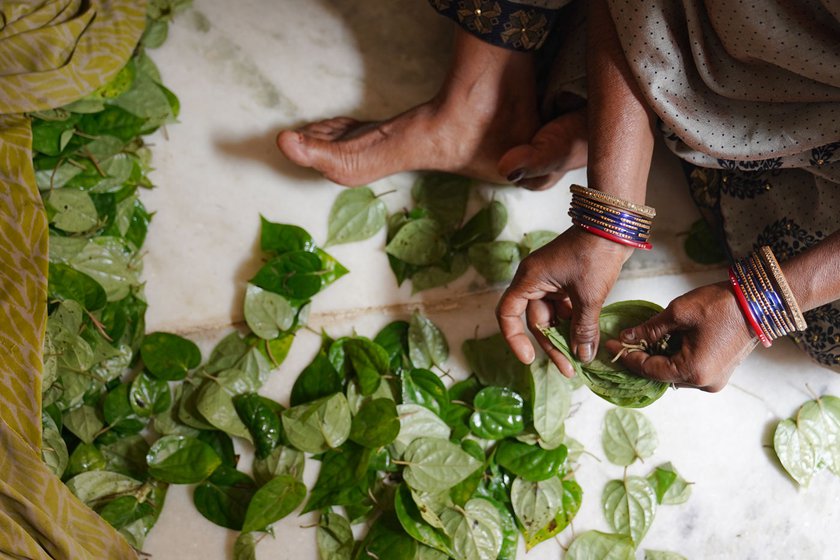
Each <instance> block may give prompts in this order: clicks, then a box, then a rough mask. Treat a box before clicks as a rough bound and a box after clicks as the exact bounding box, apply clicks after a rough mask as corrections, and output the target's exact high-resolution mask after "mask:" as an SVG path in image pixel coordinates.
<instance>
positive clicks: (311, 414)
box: [282, 393, 352, 453]
mask: <svg viewBox="0 0 840 560" xmlns="http://www.w3.org/2000/svg"><path fill="white" fill-rule="evenodd" d="M282 421H283V429H284V431H285V432H286V437H287V438H288V439H289V443H290V444H291V445H292V446H293V447H295V448H297V449H299V450H301V451H306V452H307V453H323V452H324V451H327V450H328V449H330V448H336V447H339V446H340V445H341V444H342V443H344V442H345V441H347V438H348V437H349V436H350V426H351V422H352V418H351V415H350V407H349V406H348V404H347V398H346V397H345V396H344V395H343V394H342V393H337V394H335V395H332V396H329V397H324V398H321V399H319V400H317V401H314V402H311V403H309V404H305V405H299V406H294V407H292V408H290V409H288V410H286V411H284V412H283V416H282Z"/></svg>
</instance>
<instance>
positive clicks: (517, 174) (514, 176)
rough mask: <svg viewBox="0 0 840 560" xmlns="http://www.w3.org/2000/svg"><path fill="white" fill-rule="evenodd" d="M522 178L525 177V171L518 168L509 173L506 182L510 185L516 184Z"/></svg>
mask: <svg viewBox="0 0 840 560" xmlns="http://www.w3.org/2000/svg"><path fill="white" fill-rule="evenodd" d="M523 177H525V169H523V168H521V167H520V168H519V169H514V170H513V171H511V173H510V175H508V176H507V180H508V181H510V182H511V183H516V182H518V181H521V180H522V178H523Z"/></svg>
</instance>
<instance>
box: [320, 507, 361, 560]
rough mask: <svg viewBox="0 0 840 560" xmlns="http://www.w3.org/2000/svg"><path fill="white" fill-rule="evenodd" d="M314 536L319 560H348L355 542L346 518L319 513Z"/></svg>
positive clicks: (334, 514) (330, 513) (335, 514)
mask: <svg viewBox="0 0 840 560" xmlns="http://www.w3.org/2000/svg"><path fill="white" fill-rule="evenodd" d="M315 536H316V539H317V542H318V554H319V556H320V558H321V560H350V558H351V556H352V554H353V545H354V544H355V541H354V539H353V530H352V529H351V528H350V522H349V521H347V518H345V517H344V516H342V515H339V514H338V513H332V512H329V511H326V512H323V513H321V519H320V521H319V522H318V531H317V533H316V535H315Z"/></svg>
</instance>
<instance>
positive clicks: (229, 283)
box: [144, 0, 840, 560]
mask: <svg viewBox="0 0 840 560" xmlns="http://www.w3.org/2000/svg"><path fill="white" fill-rule="evenodd" d="M450 35H451V29H450V26H449V24H448V23H447V22H446V21H444V20H442V19H440V18H439V17H437V16H436V15H435V14H434V13H433V12H432V11H431V10H430V9H429V8H428V7H427V6H426V3H425V2H424V1H423V0H391V1H390V2H368V1H364V0H285V1H283V2H269V1H267V0H242V1H240V2H236V3H235V4H231V3H230V2H223V1H221V0H195V6H194V8H193V9H191V10H189V11H187V12H185V13H183V14H180V15H179V17H178V19H177V20H176V22H175V24H174V25H173V26H172V28H171V30H170V37H169V40H168V41H167V43H166V44H165V46H164V47H163V48H161V49H159V50H158V51H155V52H153V53H152V56H153V58H154V59H155V60H156V61H157V62H158V64H159V66H160V67H161V71H162V73H163V77H164V81H165V83H166V84H167V85H168V86H169V87H170V88H171V89H172V90H173V91H175V92H176V93H177V94H178V95H179V97H180V99H181V103H182V113H181V119H180V120H181V123H179V124H177V125H174V126H171V127H169V129H168V130H167V131H166V133H165V134H163V133H159V134H158V135H157V136H156V137H155V138H154V144H155V145H154V148H153V151H154V162H155V166H156V168H157V170H156V171H155V173H154V175H153V178H154V180H155V182H156V184H158V185H159V187H158V188H157V189H155V190H153V191H150V192H148V193H144V200H145V202H146V204H147V205H148V206H149V208H150V209H152V210H154V211H156V215H155V219H154V221H153V223H152V227H151V229H150V233H149V239H148V244H147V247H148V254H147V255H146V258H145V279H146V281H147V288H146V293H147V296H148V299H149V304H150V308H149V313H148V316H147V318H148V328H149V330H171V331H177V332H183V333H192V334H193V335H194V336H196V337H198V338H199V339H201V340H202V341H203V342H204V347H205V348H207V349H209V347H210V345H211V344H212V342H213V341H214V340H215V339H217V338H218V337H219V336H220V335H221V334H223V333H224V332H225V331H227V330H228V329H230V328H231V325H232V324H233V323H235V322H237V321H239V320H241V317H242V315H241V311H240V309H241V298H242V295H243V291H244V283H245V281H246V280H247V279H248V278H249V277H250V275H251V274H252V273H253V272H254V271H255V269H256V267H257V266H258V264H259V255H258V251H257V238H258V230H259V215H260V214H262V215H264V216H266V217H267V218H268V219H271V220H273V221H280V222H289V223H295V224H297V225H300V226H302V227H304V228H306V229H308V230H309V231H310V232H311V233H312V234H313V235H314V237H315V238H316V240H321V241H323V240H324V239H325V238H326V227H327V213H328V211H329V207H330V205H331V204H332V202H333V200H334V199H335V197H336V195H337V194H338V193H339V192H340V187H338V186H336V185H333V184H331V183H329V182H327V181H325V180H323V179H321V178H320V177H318V176H317V175H315V174H312V173H309V172H306V171H302V170H299V169H296V168H294V167H293V166H291V165H290V164H288V163H287V162H285V161H284V160H283V159H282V157H281V156H280V155H279V153H278V152H277V151H276V148H275V147H274V141H273V139H274V135H275V134H276V131H277V130H278V129H280V128H283V127H288V126H292V125H295V124H296V123H300V122H303V121H307V120H310V119H317V118H323V117H326V116H330V115H334V114H349V115H351V116H355V117H357V118H381V117H385V116H388V115H391V114H393V113H394V112H396V111H399V110H402V109H405V108H407V107H409V106H411V105H412V104H413V103H417V102H419V101H422V100H424V99H426V98H428V97H429V96H430V95H431V94H432V93H434V91H435V89H436V87H437V85H438V83H439V82H440V80H441V78H442V76H443V73H444V71H445V67H446V60H447V53H448V49H449V38H450ZM653 175H654V178H653V179H652V181H651V195H650V198H649V202H650V203H652V204H654V205H655V206H657V208H658V209H659V211H660V215H661V218H660V219H659V220H658V222H657V226H656V231H655V234H654V235H655V238H654V241H655V244H656V245H657V249H656V250H655V251H653V252H652V253H650V254H647V255H641V256H640V257H634V259H632V260H631V261H630V262H629V263H628V265H627V267H626V269H625V273H624V274H623V276H622V279H621V280H620V281H619V283H618V285H617V286H616V288H615V289H614V290H613V293H612V294H611V296H610V301H614V300H622V299H639V298H642V299H649V300H652V301H656V302H658V303H660V304H662V305H665V304H667V303H668V301H670V300H671V299H672V298H674V297H676V296H678V295H680V294H681V293H683V292H685V291H686V290H688V289H690V288H692V287H694V286H698V285H701V284H704V283H708V282H712V281H717V280H719V279H722V278H723V277H724V271H723V270H722V269H711V270H708V269H707V270H703V268H702V267H698V266H695V265H693V264H692V263H691V262H690V261H688V259H687V258H686V257H685V255H684V254H683V252H682V250H681V248H680V246H681V237H679V235H678V234H679V233H680V232H683V231H685V230H687V228H688V225H689V224H690V223H691V222H692V221H693V220H694V219H696V212H695V211H694V210H693V208H692V206H691V203H690V201H689V199H688V195H687V192H686V191H685V188H684V181H683V180H682V179H681V177H680V172H679V167H678V164H677V163H676V162H675V161H674V160H672V159H671V158H669V157H667V154H664V153H661V154H658V157H657V158H656V165H655V169H654V172H653ZM412 180H413V177H412V176H411V174H403V175H399V176H395V177H391V178H388V179H384V180H382V181H380V182H378V183H375V184H373V185H372V188H373V189H374V191H376V192H378V193H382V192H385V191H389V190H392V189H397V192H395V193H393V194H389V195H387V196H386V197H385V198H384V200H386V202H387V204H388V206H389V208H391V209H397V208H400V207H402V206H403V205H404V204H406V202H407V201H408V198H409V196H408V189H407V187H408V186H409V185H410V184H411V182H412ZM583 180H585V176H584V174H583V173H582V172H576V173H573V174H570V176H569V177H567V178H566V179H565V180H564V181H563V182H562V183H561V184H560V185H558V186H557V187H555V188H554V189H552V190H550V191H547V192H543V193H531V192H524V191H521V190H517V189H513V188H509V187H508V188H502V187H492V186H482V187H480V188H477V189H476V192H475V195H474V198H475V200H474V202H475V203H478V202H479V201H480V200H482V199H488V198H489V197H491V196H493V197H495V198H496V199H498V200H501V201H502V202H503V203H504V204H505V205H506V206H507V207H508V209H509V212H510V217H511V219H510V223H509V224H508V227H507V229H506V230H505V232H504V233H503V235H504V236H505V237H506V238H509V239H514V240H518V239H519V238H520V237H521V235H522V234H523V233H525V232H527V231H531V230H534V229H551V230H554V231H562V230H563V229H565V227H567V225H568V223H569V220H568V218H567V217H566V215H565V212H566V208H567V207H568V200H569V194H568V190H567V186H568V184H569V183H571V182H582V181H583ZM383 244H384V232H380V234H379V235H377V236H375V237H374V238H372V239H370V240H367V241H365V242H360V243H354V244H348V245H342V246H337V247H334V248H332V249H331V252H332V253H333V254H334V256H335V257H337V258H338V259H339V260H340V261H341V262H342V263H343V264H345V265H346V266H347V267H348V268H349V269H350V270H351V273H350V274H349V275H347V276H346V277H344V278H343V279H341V280H340V281H339V282H337V283H336V284H335V285H333V286H331V287H330V288H329V289H328V290H327V291H325V292H324V293H323V294H321V295H319V296H318V297H317V299H316V301H315V303H314V306H313V315H312V318H311V321H310V324H311V325H312V326H313V327H315V328H320V327H325V328H327V329H328V330H329V332H330V333H331V334H333V335H342V334H348V333H350V332H351V331H352V330H354V329H355V330H356V331H357V332H359V333H360V334H370V335H372V334H374V333H375V332H376V330H377V329H378V328H379V327H381V326H382V325H384V324H385V323H387V322H388V321H390V320H393V319H395V318H405V317H407V316H408V314H409V313H410V311H411V310H412V309H413V308H415V307H418V306H421V307H423V308H424V309H425V310H426V312H427V313H428V314H429V315H430V316H431V317H432V318H433V319H434V320H435V321H436V322H437V323H438V324H439V325H441V327H442V328H443V330H444V332H445V333H446V335H447V337H448V338H449V341H450V346H451V347H452V348H453V355H452V357H451V358H450V363H449V366H450V367H451V368H452V371H453V372H454V374H455V375H456V376H458V375H465V363H464V360H463V357H462V355H461V354H460V352H459V347H460V344H461V341H463V340H464V339H465V338H467V337H471V336H473V335H474V334H475V333H476V332H478V334H479V335H485V334H490V333H492V332H494V331H495V330H496V328H497V327H496V325H495V321H494V318H493V307H494V305H495V302H496V299H497V298H498V293H497V292H496V291H494V290H493V289H492V288H488V287H486V286H484V285H483V284H482V283H481V282H480V281H479V280H478V279H477V278H476V277H474V276H472V277H467V278H464V279H461V280H460V281H458V282H456V283H455V284H453V285H452V286H450V287H449V288H446V289H438V290H433V291H430V292H428V293H423V294H418V295H416V296H412V295H411V293H410V289H409V288H408V287H407V286H403V287H402V288H397V286H396V284H395V282H394V280H393V275H392V274H391V272H390V270H389V269H388V265H387V260H386V258H385V255H384V253H383V251H382V247H383ZM318 343H319V341H318V337H317V336H315V335H314V334H311V333H308V332H302V333H301V334H300V335H299V336H298V338H297V340H296V341H295V344H294V347H293V349H292V352H291V354H290V356H289V358H288V359H287V360H286V362H285V363H284V364H283V365H282V366H281V367H280V368H279V370H278V371H277V372H276V374H275V375H274V376H273V377H272V379H271V380H270V382H269V383H268V384H267V385H266V386H265V388H264V390H263V392H264V393H265V394H266V395H268V396H270V397H272V398H274V399H277V400H279V401H281V402H284V401H287V399H288V394H289V391H290V388H291V384H292V382H293V381H294V378H295V377H296V375H297V374H298V373H299V372H300V370H301V369H302V368H303V366H304V365H306V364H307V363H308V362H309V360H310V359H311V357H312V355H313V354H314V353H315V351H316V348H317V345H318ZM811 392H815V393H817V394H823V393H832V394H835V395H840V377H838V376H836V375H835V374H833V373H831V372H829V371H827V370H824V369H822V368H819V367H817V366H815V365H813V364H811V363H810V362H808V361H807V360H806V359H805V358H804V357H803V356H801V355H800V354H799V353H798V352H797V351H796V350H795V349H794V348H793V347H792V345H790V344H787V343H785V342H783V343H779V344H776V345H775V346H774V347H773V348H772V349H770V350H766V351H765V350H759V351H756V352H755V353H754V354H753V355H752V356H750V358H749V359H748V360H747V361H746V362H745V363H744V364H743V365H742V366H741V367H740V368H739V370H738V371H737V372H736V374H735V375H734V376H733V378H732V382H731V383H730V385H729V386H728V387H727V388H726V390H724V391H723V392H721V393H719V394H714V395H710V394H705V393H701V392H699V391H691V390H679V391H676V392H669V393H668V394H667V395H666V396H665V397H663V398H662V399H661V400H660V401H658V402H657V403H655V404H654V405H653V406H651V407H650V408H648V409H645V410H644V413H645V414H646V415H648V416H649V417H650V419H651V420H652V421H653V423H654V425H655V426H656V429H657V431H658V433H659V441H660V444H659V448H658V450H657V453H656V455H655V456H654V457H653V458H652V459H651V460H649V461H648V462H647V463H646V464H645V465H642V466H639V465H635V466H633V467H631V472H632V473H633V474H647V472H648V471H649V470H650V469H651V468H652V467H653V466H655V465H658V464H660V463H661V462H665V461H672V462H673V463H674V465H675V466H676V467H677V468H678V469H679V470H680V472H681V473H682V474H683V475H684V476H685V478H687V479H688V480H691V481H693V482H694V486H693V495H692V498H691V499H690V500H689V502H688V503H687V504H685V505H683V506H671V507H662V508H660V510H659V511H658V512H657V519H656V520H655V521H654V523H653V527H652V529H651V530H650V532H649V533H648V536H647V537H646V538H645V540H644V542H643V546H642V547H643V548H654V549H660V550H673V551H677V552H680V553H682V554H683V555H685V556H686V557H688V558H725V559H730V558H731V559H739V560H740V559H752V558H755V559H768V558H771V559H775V558H778V559H803V560H814V559H831V558H837V557H838V555H840V552H838V549H840V536H838V533H837V530H836V528H837V527H838V526H840V480H838V479H837V478H836V477H831V476H829V475H828V474H823V475H820V476H818V477H817V478H815V480H814V481H813V482H812V484H811V486H810V487H809V488H807V489H799V488H797V487H796V486H795V484H794V483H793V482H792V481H791V480H790V479H789V478H788V477H787V475H786V474H784V473H783V472H782V471H781V468H780V466H779V465H778V462H777V461H776V460H775V458H774V456H773V453H772V450H771V449H768V447H767V445H768V443H769V442H771V440H772V430H773V427H774V426H775V423H776V422H777V421H778V420H779V419H781V418H786V417H788V416H790V415H791V414H793V413H794V412H795V411H796V409H797V408H798V406H799V405H800V404H801V403H802V402H804V401H805V400H807V399H808V398H810V394H811ZM575 400H576V401H577V402H578V403H579V406H578V407H577V412H576V413H575V415H574V417H573V418H572V419H571V420H570V421H569V426H568V428H569V432H570V433H571V435H573V436H574V437H576V438H577V439H579V440H580V441H582V442H583V443H584V445H585V446H586V448H587V450H588V451H589V452H590V453H591V455H587V456H585V457H584V458H583V460H582V465H581V468H580V470H579V472H578V480H579V482H580V483H581V485H582V486H583V488H584V493H585V495H584V503H583V507H582V509H581V512H580V514H579V515H578V517H577V518H576V520H575V523H574V530H575V531H578V532H580V531H584V530H588V529H599V530H604V531H606V530H607V525H606V522H605V520H604V519H603V514H602V513H601V506H600V503H601V499H600V496H601V490H602V488H603V486H604V484H605V483H606V481H607V480H609V479H611V478H617V477H620V476H621V474H622V473H621V469H620V468H618V467H615V466H613V465H610V464H609V463H608V462H607V461H606V460H605V458H604V456H603V451H602V450H601V448H600V432H601V423H602V420H603V415H604V412H605V411H606V410H607V408H608V406H607V405H606V404H605V403H604V402H603V401H600V400H599V399H598V398H597V397H594V396H592V395H591V394H589V393H588V392H587V391H586V390H585V389H583V390H580V391H578V392H576V393H575ZM241 451H242V454H243V462H244V464H245V466H247V464H248V463H249V462H250V456H249V450H248V449H244V448H243V449H241ZM316 469H317V464H316V463H314V462H311V464H309V465H308V469H307V472H306V477H305V478H306V480H307V482H308V483H310V484H311V483H314V480H315V477H316V476H317V472H316ZM313 522H314V518H313V517H312V516H311V515H307V516H302V517H297V516H292V517H289V518H287V519H285V520H284V521H283V522H281V523H280V524H279V526H278V528H277V538H276V540H272V539H271V538H270V537H269V538H267V539H265V540H264V541H263V542H262V543H261V544H260V546H259V549H258V558H260V559H268V558H272V559H290V560H291V559H295V560H310V559H312V560H314V559H316V558H317V552H316V548H315V531H314V529H311V528H306V526H308V525H311V524H312V523H313ZM571 538H572V533H571V531H568V530H567V531H566V532H564V533H563V534H561V536H560V537H559V538H558V540H557V542H547V543H544V544H543V545H540V546H539V547H537V548H535V549H534V550H532V551H531V552H530V553H529V554H528V558H534V559H535V560H543V559H548V558H559V557H560V553H559V551H560V550H561V546H567V545H568V543H569V542H570V541H571ZM234 539H235V533H232V532H229V531H226V530H224V529H222V528H219V527H216V526H214V525H212V524H210V523H209V522H207V521H205V520H204V519H203V518H202V517H201V516H200V515H199V514H198V513H197V512H196V511H195V509H194V507H193V505H192V499H191V492H190V490H189V489H187V488H184V487H173V488H172V489H171V490H170V493H169V497H168V499H167V505H166V507H165V509H164V512H163V515H162V516H161V518H160V521H159V523H158V525H157V526H156V527H155V529H154V530H153V532H152V534H151V536H150V537H149V539H148V540H147V549H146V552H148V553H149V554H151V555H152V557H153V558H155V559H158V560H169V559H178V560H198V559H201V560H216V559H219V560H221V559H224V558H230V557H231V548H232V545H233V540H234ZM524 554H525V553H524V550H523V551H522V552H521V555H522V557H524Z"/></svg>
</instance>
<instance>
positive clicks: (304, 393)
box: [290, 350, 344, 406]
mask: <svg viewBox="0 0 840 560" xmlns="http://www.w3.org/2000/svg"><path fill="white" fill-rule="evenodd" d="M343 388H344V383H343V381H342V378H341V375H340V374H339V372H338V371H336V368H335V367H333V364H332V363H331V362H330V360H329V358H328V357H327V355H326V354H325V353H324V351H323V350H320V351H319V352H318V353H317V354H315V358H314V359H313V360H312V362H311V363H310V364H309V365H308V366H306V367H305V368H304V370H303V371H302V372H301V373H300V375H299V376H298V378H297V379H296V380H295V384H294V385H293V386H292V395H291V401H290V402H291V404H292V406H298V405H301V404H306V403H308V402H312V401H315V400H318V399H320V398H322V397H328V396H330V395H332V394H334V393H340V392H341V390H342V389H343Z"/></svg>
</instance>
